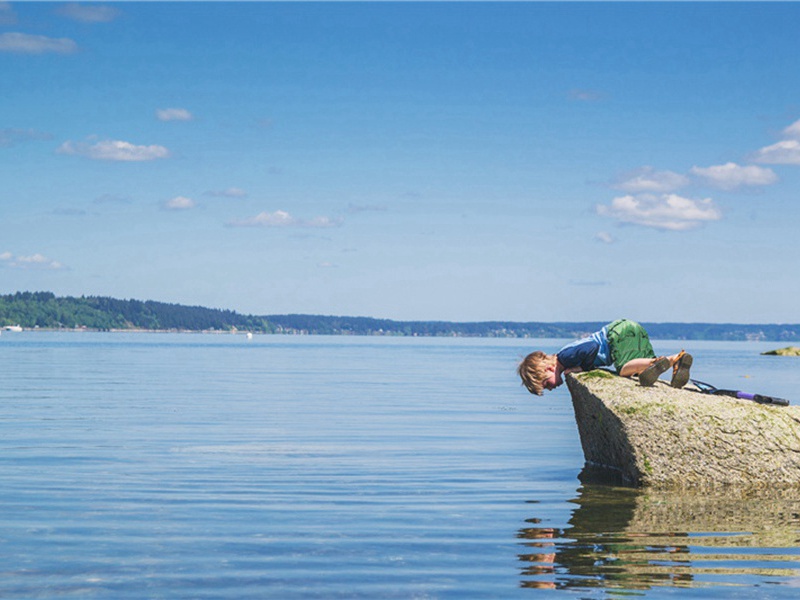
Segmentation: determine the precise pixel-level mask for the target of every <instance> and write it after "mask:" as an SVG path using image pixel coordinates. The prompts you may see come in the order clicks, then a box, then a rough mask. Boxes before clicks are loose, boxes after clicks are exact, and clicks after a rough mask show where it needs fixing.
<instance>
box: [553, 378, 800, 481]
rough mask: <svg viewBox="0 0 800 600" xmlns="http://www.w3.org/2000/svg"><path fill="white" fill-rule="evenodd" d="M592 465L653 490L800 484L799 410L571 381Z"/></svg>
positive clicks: (610, 381)
mask: <svg viewBox="0 0 800 600" xmlns="http://www.w3.org/2000/svg"><path fill="white" fill-rule="evenodd" d="M566 379H567V386H568V387H569V391H570V393H571V394H572V404H573V407H574V409H575V419H576V421H577V423H578V431H579V433H580V437H581V445H582V446H583V453H584V456H585V458H586V462H587V464H588V465H591V466H594V467H602V468H604V469H610V470H612V471H614V472H616V473H617V474H618V475H619V476H620V477H621V478H622V479H623V480H624V481H625V482H627V483H630V484H634V485H643V486H653V487H661V488H666V487H707V486H717V485H736V486H800V407H797V406H787V407H781V406H772V405H766V404H758V403H755V402H752V401H749V400H739V399H736V398H730V397H725V396H712V395H708V394H700V393H697V392H694V391H690V390H686V389H683V390H679V389H674V388H671V387H670V386H669V385H668V384H666V383H665V382H661V381H659V382H658V383H656V385H655V386H653V387H650V388H645V387H641V386H640V385H638V383H637V382H636V380H633V379H627V378H624V377H618V376H616V375H613V374H611V373H609V372H607V371H590V372H588V373H578V374H573V375H568V376H567V378H566Z"/></svg>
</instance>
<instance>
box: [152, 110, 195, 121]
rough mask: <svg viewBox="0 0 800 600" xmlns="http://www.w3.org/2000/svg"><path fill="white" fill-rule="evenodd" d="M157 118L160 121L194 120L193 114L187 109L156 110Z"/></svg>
mask: <svg viewBox="0 0 800 600" xmlns="http://www.w3.org/2000/svg"><path fill="white" fill-rule="evenodd" d="M156 117H157V118H158V120H159V121H191V120H192V119H194V116H193V115H192V113H190V112H189V111H188V110H186V109H185V108H159V109H157V110H156Z"/></svg>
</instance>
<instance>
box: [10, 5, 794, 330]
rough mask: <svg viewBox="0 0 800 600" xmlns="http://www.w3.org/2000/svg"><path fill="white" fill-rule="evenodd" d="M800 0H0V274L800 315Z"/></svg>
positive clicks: (505, 308)
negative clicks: (609, 0)
mask: <svg viewBox="0 0 800 600" xmlns="http://www.w3.org/2000/svg"><path fill="white" fill-rule="evenodd" d="M798 22H800V3H790V2H787V3H783V2H778V3H757V2H756V3H692V2H679V3H635V2H631V3H605V2H594V3H572V2H566V3H539V2H531V3H528V2H510V3H491V2H486V3H484V2H467V3H458V2H441V3H428V2H415V3H392V2H376V3H370V2H361V3H339V2H325V3H302V2H290V3H273V2H244V3H228V2H201V3H189V2H146V3H136V2H109V3H104V2H90V3H48V2H11V3H7V2H0V75H1V77H0V181H1V182H2V186H1V187H0V293H13V292H16V291H51V292H54V293H55V294H57V295H70V296H81V295H87V296H88V295H93V296H111V297H115V298H135V299H140V300H158V301H162V302H173V303H180V304H188V305H200V306H208V307H214V308H224V309H231V310H236V311H238V312H242V313H249V314H258V315H266V314H285V313H310V314H324V315H348V316H370V317H377V318H389V319H398V320H447V321H485V320H508V321H585V320H592V321H603V320H608V321H611V320H613V319H616V318H619V317H626V318H630V319H635V320H639V321H648V322H668V321H678V322H739V323H798V322H800V314H798V303H797V298H798V297H800V276H798V275H799V274H800V273H798V271H800V269H799V268H798V267H799V266H800V244H798V229H799V227H800V35H798V34H797V23H798Z"/></svg>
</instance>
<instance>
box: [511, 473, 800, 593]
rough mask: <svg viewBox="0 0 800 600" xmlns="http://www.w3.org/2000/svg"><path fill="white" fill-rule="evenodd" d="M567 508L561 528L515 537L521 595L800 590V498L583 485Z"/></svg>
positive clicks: (529, 530) (785, 493)
mask: <svg viewBox="0 0 800 600" xmlns="http://www.w3.org/2000/svg"><path fill="white" fill-rule="evenodd" d="M573 502H574V503H575V504H576V505H577V508H576V509H575V510H574V512H573V513H572V517H571V518H570V520H569V522H568V524H567V525H566V526H565V527H564V528H558V527H548V526H547V525H548V523H544V522H542V521H541V520H540V519H538V518H535V517H533V518H531V519H528V520H527V523H528V526H526V527H524V528H523V529H521V530H520V531H519V533H518V537H519V538H520V539H521V540H522V541H521V545H522V546H523V547H524V549H525V550H524V553H522V554H520V555H519V559H520V561H522V562H523V563H524V566H523V567H522V583H521V585H522V587H530V588H550V589H581V588H583V589H587V588H609V589H618V590H623V589H626V590H644V589H650V588H653V587H656V586H675V587H701V586H702V587H706V586H731V585H736V586H739V585H744V586H753V585H762V584H767V583H769V584H784V585H792V586H796V585H798V582H800V579H798V577H800V491H798V490H751V491H739V492H736V491H732V490H729V491H717V492H709V491H708V490H703V491H700V490H698V491H681V492H674V491H673V492H666V491H648V490H642V489H632V488H623V487H614V486H608V485H598V484H588V483H587V484H584V485H583V486H582V487H581V488H579V490H578V497H577V498H576V499H575V500H573ZM773 589H775V588H773ZM787 591H788V590H787ZM795 591H796V589H795Z"/></svg>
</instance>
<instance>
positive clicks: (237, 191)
mask: <svg viewBox="0 0 800 600" xmlns="http://www.w3.org/2000/svg"><path fill="white" fill-rule="evenodd" d="M206 193H207V194H208V195H209V196H213V197H214V198H246V197H247V192H246V191H245V190H243V189H241V188H237V187H229V188H228V189H226V190H212V191H210V192H206Z"/></svg>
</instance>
